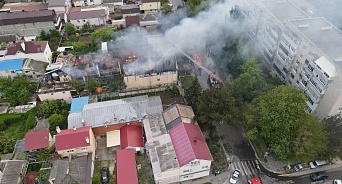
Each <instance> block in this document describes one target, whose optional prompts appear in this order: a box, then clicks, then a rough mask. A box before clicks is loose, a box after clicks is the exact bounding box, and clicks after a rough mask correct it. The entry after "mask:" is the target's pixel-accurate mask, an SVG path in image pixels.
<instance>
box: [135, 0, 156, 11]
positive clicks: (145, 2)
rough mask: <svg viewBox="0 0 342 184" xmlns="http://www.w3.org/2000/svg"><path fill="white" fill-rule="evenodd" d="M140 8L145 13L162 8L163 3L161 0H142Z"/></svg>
mask: <svg viewBox="0 0 342 184" xmlns="http://www.w3.org/2000/svg"><path fill="white" fill-rule="evenodd" d="M139 8H140V11H142V12H143V13H149V12H157V11H160V9H161V3H160V0H141V3H140V5H139Z"/></svg>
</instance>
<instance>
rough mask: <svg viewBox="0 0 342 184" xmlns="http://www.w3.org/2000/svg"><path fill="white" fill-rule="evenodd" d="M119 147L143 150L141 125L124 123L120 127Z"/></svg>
mask: <svg viewBox="0 0 342 184" xmlns="http://www.w3.org/2000/svg"><path fill="white" fill-rule="evenodd" d="M120 147H121V149H133V150H134V151H143V148H144V140H143V135H142V127H141V125H128V124H126V125H125V126H123V127H121V128H120Z"/></svg>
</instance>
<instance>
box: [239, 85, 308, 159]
mask: <svg viewBox="0 0 342 184" xmlns="http://www.w3.org/2000/svg"><path fill="white" fill-rule="evenodd" d="M306 100H307V97H306V96H305V95H304V93H303V92H302V91H301V90H299V89H297V88H295V87H288V86H278V87H276V88H274V89H272V90H270V91H268V92H267V93H266V94H265V95H262V96H259V97H258V98H256V99H254V100H253V101H252V103H251V104H250V105H248V107H247V111H246V113H245V119H246V124H244V128H245V129H246V130H250V129H252V128H254V127H257V128H258V132H259V135H260V136H261V138H262V139H263V140H265V142H266V144H267V145H268V146H269V148H270V150H271V151H272V152H273V153H274V154H275V155H276V156H277V157H278V158H279V159H281V160H289V159H290V158H292V155H291V154H290V153H289V150H291V146H292V145H291V141H292V140H293V138H294V137H296V135H297V132H296V130H298V128H299V125H300V124H301V123H303V121H305V117H307V114H306V112H305V107H306Z"/></svg>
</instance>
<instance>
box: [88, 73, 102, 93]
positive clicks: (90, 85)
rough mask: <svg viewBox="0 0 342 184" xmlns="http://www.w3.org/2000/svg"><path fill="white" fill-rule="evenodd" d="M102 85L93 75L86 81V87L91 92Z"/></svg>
mask: <svg viewBox="0 0 342 184" xmlns="http://www.w3.org/2000/svg"><path fill="white" fill-rule="evenodd" d="M99 86H100V82H98V81H97V80H96V79H94V78H92V77H88V78H87V81H86V83H85V89H87V90H88V91H89V92H90V93H91V92H94V91H95V90H96V88H97V87H99Z"/></svg>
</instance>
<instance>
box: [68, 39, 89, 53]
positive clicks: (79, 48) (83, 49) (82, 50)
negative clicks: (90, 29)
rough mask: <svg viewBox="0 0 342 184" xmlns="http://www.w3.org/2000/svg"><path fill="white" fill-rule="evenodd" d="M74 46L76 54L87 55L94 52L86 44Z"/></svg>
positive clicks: (79, 43) (76, 43) (81, 43)
mask: <svg viewBox="0 0 342 184" xmlns="http://www.w3.org/2000/svg"><path fill="white" fill-rule="evenodd" d="M72 46H73V47H74V50H73V53H74V54H86V53H88V52H90V51H91V50H92V48H91V47H90V46H89V44H88V43H85V42H74V43H73V44H72Z"/></svg>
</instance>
